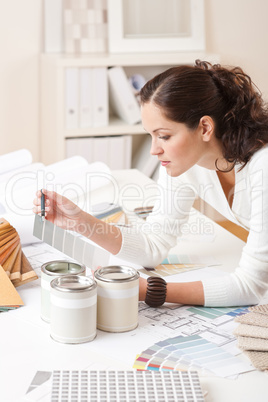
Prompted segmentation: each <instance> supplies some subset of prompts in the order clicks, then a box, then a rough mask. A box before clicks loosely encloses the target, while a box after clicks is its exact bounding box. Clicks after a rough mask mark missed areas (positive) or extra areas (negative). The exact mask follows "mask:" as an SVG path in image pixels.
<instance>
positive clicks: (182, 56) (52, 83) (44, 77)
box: [40, 52, 219, 164]
mask: <svg viewBox="0 0 268 402" xmlns="http://www.w3.org/2000/svg"><path fill="white" fill-rule="evenodd" d="M196 59H202V60H207V61H211V62H213V63H217V62H218V61H219V57H218V55H216V54H208V53H201V52H185V53H141V54H94V55H92V54H91V55H67V54H44V55H42V56H41V111H40V112H41V130H40V131H41V150H40V159H41V161H42V162H43V163H45V164H50V163H54V162H57V161H59V160H61V159H64V158H65V157H66V154H65V141H66V140H67V139H68V138H73V137H75V138H80V137H83V138H85V137H92V136H113V135H132V136H136V135H142V134H145V132H144V129H143V127H142V125H141V124H135V125H128V124H126V123H125V122H123V121H121V120H120V119H118V118H117V117H114V116H110V119H109V125H108V126H104V127H90V128H87V129H75V130H66V128H65V121H64V105H65V88H64V82H65V81H64V77H65V69H66V68H72V67H73V68H86V67H88V68H89V67H107V68H108V67H114V66H121V67H123V68H124V69H125V71H126V74H127V75H128V76H130V75H132V74H134V73H140V74H143V75H144V77H145V78H146V79H150V78H152V77H153V76H154V75H155V74H157V73H160V72H161V71H164V70H165V69H167V68H168V67H170V66H175V65H179V64H193V63H194V61H195V60H196ZM133 138H134V137H133Z"/></svg>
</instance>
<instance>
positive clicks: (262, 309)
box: [249, 304, 268, 315]
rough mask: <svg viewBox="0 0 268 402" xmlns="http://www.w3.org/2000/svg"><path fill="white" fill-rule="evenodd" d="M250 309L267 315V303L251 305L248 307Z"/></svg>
mask: <svg viewBox="0 0 268 402" xmlns="http://www.w3.org/2000/svg"><path fill="white" fill-rule="evenodd" d="M249 310H250V311H253V312H255V313H260V314H267V315H268V304H262V305H259V306H252V307H249Z"/></svg>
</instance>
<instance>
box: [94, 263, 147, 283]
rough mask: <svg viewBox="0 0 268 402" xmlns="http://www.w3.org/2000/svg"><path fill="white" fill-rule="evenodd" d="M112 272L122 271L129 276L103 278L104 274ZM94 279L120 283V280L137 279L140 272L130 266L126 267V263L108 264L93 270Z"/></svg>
mask: <svg viewBox="0 0 268 402" xmlns="http://www.w3.org/2000/svg"><path fill="white" fill-rule="evenodd" d="M114 273H124V274H128V275H130V276H128V277H126V278H105V276H104V275H107V274H114ZM94 276H95V279H97V280H99V281H103V282H113V283H120V282H130V281H135V280H136V279H139V277H140V273H139V272H138V271H137V270H136V269H135V268H132V267H128V266H126V265H108V266H107V267H102V268H99V269H97V270H96V271H95V272H94Z"/></svg>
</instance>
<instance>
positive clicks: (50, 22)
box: [44, 0, 63, 53]
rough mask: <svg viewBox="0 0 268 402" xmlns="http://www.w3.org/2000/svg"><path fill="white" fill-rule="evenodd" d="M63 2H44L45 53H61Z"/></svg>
mask: <svg viewBox="0 0 268 402" xmlns="http://www.w3.org/2000/svg"><path fill="white" fill-rule="evenodd" d="M62 12H63V10H62V0H45V1H44V51H45V53H61V52H62V51H63V44H62V43H63V41H62V32H63V27H62Z"/></svg>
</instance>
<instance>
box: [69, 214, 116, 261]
mask: <svg viewBox="0 0 268 402" xmlns="http://www.w3.org/2000/svg"><path fill="white" fill-rule="evenodd" d="M75 231H76V232H77V233H79V234H82V235H83V236H85V237H87V238H88V239H90V240H92V241H93V242H94V243H96V244H98V245H99V246H100V247H103V248H104V249H106V250H107V251H109V252H110V253H112V254H117V253H118V252H119V251H120V249H121V245H122V234H121V231H120V229H119V228H118V227H116V226H114V225H110V224H108V223H106V222H103V221H101V220H100V219H97V218H95V217H94V216H92V215H90V214H88V213H86V212H84V211H81V216H80V219H79V222H77V223H76V225H75Z"/></svg>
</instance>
